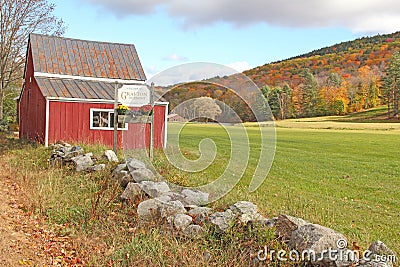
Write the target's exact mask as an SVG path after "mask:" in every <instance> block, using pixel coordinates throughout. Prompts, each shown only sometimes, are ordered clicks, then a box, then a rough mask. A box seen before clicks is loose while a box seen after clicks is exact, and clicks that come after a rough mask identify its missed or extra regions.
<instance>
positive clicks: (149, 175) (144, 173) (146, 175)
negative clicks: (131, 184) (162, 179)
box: [130, 168, 157, 183]
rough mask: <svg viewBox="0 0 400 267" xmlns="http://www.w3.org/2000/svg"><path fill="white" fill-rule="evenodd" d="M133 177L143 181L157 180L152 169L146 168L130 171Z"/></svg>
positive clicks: (135, 179)
mask: <svg viewBox="0 0 400 267" xmlns="http://www.w3.org/2000/svg"><path fill="white" fill-rule="evenodd" d="M130 174H131V176H132V179H133V180H134V181H135V182H137V183H140V182H143V181H153V182H154V181H156V180H157V179H156V176H155V175H154V174H153V172H152V171H150V170H149V169H146V168H140V169H136V170H133V171H131V172H130Z"/></svg>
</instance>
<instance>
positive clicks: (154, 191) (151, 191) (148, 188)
mask: <svg viewBox="0 0 400 267" xmlns="http://www.w3.org/2000/svg"><path fill="white" fill-rule="evenodd" d="M139 184H140V187H141V188H142V190H143V191H144V192H146V193H147V194H148V195H149V196H150V197H159V196H161V195H163V194H164V193H167V192H169V191H171V189H170V188H169V186H168V184H167V183H166V182H152V181H143V182H140V183H139Z"/></svg>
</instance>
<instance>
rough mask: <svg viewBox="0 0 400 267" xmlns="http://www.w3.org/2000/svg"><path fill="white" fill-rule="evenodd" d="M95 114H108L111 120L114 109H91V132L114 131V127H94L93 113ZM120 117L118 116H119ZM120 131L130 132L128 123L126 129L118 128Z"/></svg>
mask: <svg viewBox="0 0 400 267" xmlns="http://www.w3.org/2000/svg"><path fill="white" fill-rule="evenodd" d="M94 112H108V113H109V114H108V117H109V119H110V118H111V116H110V114H111V113H112V114H114V110H113V109H102V108H91V109H90V130H106V131H113V130H114V127H94V126H93V113H94ZM117 116H118V115H117ZM118 130H119V131H127V130H128V123H125V127H124V128H118Z"/></svg>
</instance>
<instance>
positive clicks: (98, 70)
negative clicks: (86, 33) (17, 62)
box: [30, 34, 146, 81]
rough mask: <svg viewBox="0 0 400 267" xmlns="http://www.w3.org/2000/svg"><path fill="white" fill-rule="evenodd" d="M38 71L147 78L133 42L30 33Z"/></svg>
mask: <svg viewBox="0 0 400 267" xmlns="http://www.w3.org/2000/svg"><path fill="white" fill-rule="evenodd" d="M30 44H31V49H32V56H33V64H34V69H35V71H36V72H43V73H51V74H62V75H73V76H83V77H97V78H110V79H123V80H138V81H145V80H146V76H145V74H144V71H143V68H142V65H141V63H140V60H139V57H138V55H137V52H136V48H135V46H134V45H133V44H117V43H106V42H95V41H86V40H77V39H70V38H62V37H55V36H47V35H40V34H31V35H30Z"/></svg>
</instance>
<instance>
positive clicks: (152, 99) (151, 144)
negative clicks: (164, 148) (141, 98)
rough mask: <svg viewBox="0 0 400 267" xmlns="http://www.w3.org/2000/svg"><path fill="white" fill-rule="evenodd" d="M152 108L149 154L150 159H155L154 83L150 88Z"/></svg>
mask: <svg viewBox="0 0 400 267" xmlns="http://www.w3.org/2000/svg"><path fill="white" fill-rule="evenodd" d="M150 106H151V116H150V148H149V154H150V159H153V154H154V83H151V86H150Z"/></svg>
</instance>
